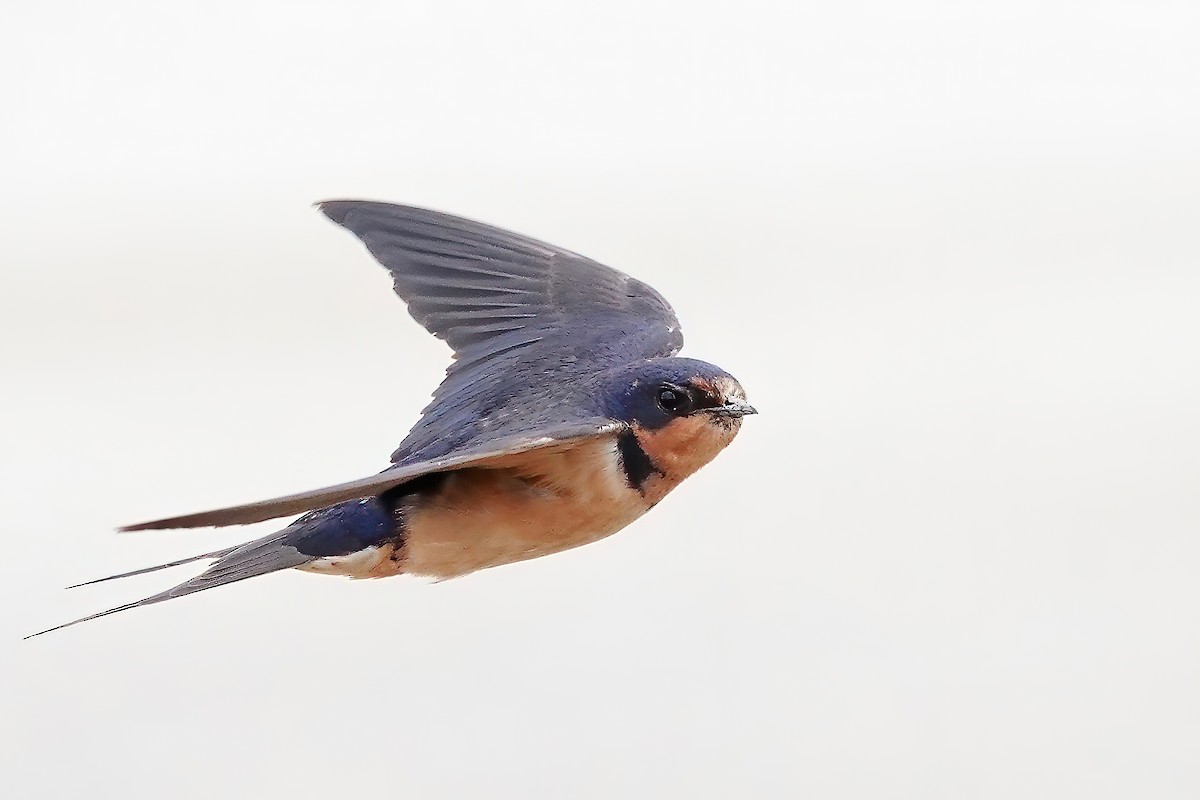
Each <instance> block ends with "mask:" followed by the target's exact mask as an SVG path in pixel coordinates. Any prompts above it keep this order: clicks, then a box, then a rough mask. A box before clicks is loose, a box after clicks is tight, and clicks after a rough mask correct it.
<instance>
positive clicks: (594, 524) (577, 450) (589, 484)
mask: <svg viewBox="0 0 1200 800" xmlns="http://www.w3.org/2000/svg"><path fill="white" fill-rule="evenodd" d="M651 505H653V503H652V502H651V501H649V500H648V499H647V498H646V497H644V496H643V495H642V494H641V493H640V492H639V491H637V490H636V489H634V488H633V487H631V486H630V485H629V484H628V483H627V482H626V480H625V475H624V472H623V470H622V468H621V465H620V458H619V455H618V450H617V440H616V437H615V436H604V437H597V438H596V439H590V440H587V441H583V442H571V443H564V444H563V445H560V446H557V447H548V448H542V449H539V450H534V451H530V452H527V453H522V454H520V455H519V456H510V457H507V458H505V459H503V460H502V461H500V462H497V463H496V465H495V466H489V467H486V468H472V469H463V470H458V471H455V472H451V473H449V474H448V475H447V476H446V480H444V481H443V482H442V483H441V484H440V485H439V486H438V487H437V489H436V490H435V491H432V492H430V493H429V494H427V495H422V496H419V497H416V498H414V499H413V502H412V505H411V506H409V507H407V508H406V509H405V510H404V545H403V547H402V549H401V568H402V570H403V571H404V572H405V573H408V574H413V575H427V576H432V577H437V578H451V577H455V576H458V575H465V574H467V573H470V572H474V571H476V570H480V569H485V568H487V567H494V566H498V565H500V564H508V563H512V562H515V561H524V560H526V559H530V558H537V557H539V556H544V555H550V554H551V553H557V552H561V551H563V550H567V549H570V548H573V547H579V546H580V545H584V544H588V543H590V542H594V541H596V540H598V539H602V538H604V537H606V536H609V535H610V534H613V533H616V532H617V531H618V530H620V529H621V528H624V527H625V526H626V525H628V524H629V523H631V522H633V521H634V520H635V519H637V518H638V517H640V516H641V515H642V514H644V513H646V511H647V510H649V508H650V507H651Z"/></svg>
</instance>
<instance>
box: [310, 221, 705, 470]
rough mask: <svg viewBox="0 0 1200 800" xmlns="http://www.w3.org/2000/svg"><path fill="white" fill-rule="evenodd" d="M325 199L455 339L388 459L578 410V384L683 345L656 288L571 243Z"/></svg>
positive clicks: (416, 455)
mask: <svg viewBox="0 0 1200 800" xmlns="http://www.w3.org/2000/svg"><path fill="white" fill-rule="evenodd" d="M320 207H321V210H322V211H324V212H325V214H327V215H328V216H329V218H330V219H332V220H333V221H334V222H336V223H338V224H339V225H341V226H342V227H344V228H346V229H347V230H350V231H351V232H353V233H354V234H355V235H356V236H358V237H359V238H360V239H361V240H362V241H363V243H364V244H365V245H366V246H367V249H368V250H369V251H370V252H371V255H373V256H374V257H375V259H376V260H377V261H378V262H379V263H380V264H382V265H383V266H384V267H385V268H386V269H387V270H388V272H390V273H391V275H392V281H393V286H394V288H395V290H396V294H398V295H400V297H401V298H402V299H403V300H404V302H405V303H407V304H408V310H409V313H411V314H412V316H413V317H414V318H415V319H416V320H417V321H418V322H420V323H421V324H422V325H423V326H424V327H425V328H426V329H427V330H428V331H429V332H430V333H432V334H434V335H435V336H437V337H439V338H441V339H444V340H446V342H447V343H449V345H450V346H451V347H452V348H454V363H453V364H452V365H451V367H450V369H449V370H448V371H447V373H446V378H445V380H444V381H443V382H442V384H441V386H439V387H438V390H437V392H436V393H435V394H434V397H433V402H432V403H430V405H429V406H428V407H427V408H426V409H425V412H424V416H422V418H421V420H420V421H419V422H418V423H417V424H416V425H415V426H414V427H413V429H412V432H411V433H409V435H408V437H407V438H406V439H405V440H404V442H402V443H401V445H400V447H399V449H398V450H396V452H395V453H393V454H392V460H393V461H395V462H398V463H406V464H407V463H413V462H414V461H415V460H420V459H424V458H431V457H435V456H442V455H445V454H446V453H449V452H451V451H454V450H459V449H461V448H462V447H464V446H470V445H471V444H473V443H474V442H475V441H476V440H479V439H486V438H489V437H493V436H496V435H507V434H515V433H520V432H526V431H532V430H537V429H538V428H539V426H547V425H551V424H560V423H565V422H568V421H569V417H568V418H564V416H563V415H564V413H565V414H567V415H569V414H570V413H572V412H574V413H583V412H584V411H585V408H584V407H581V406H584V405H586V404H584V403H581V402H580V400H579V398H578V397H577V395H576V393H575V392H574V391H573V390H574V389H576V388H577V387H578V384H579V382H580V381H581V380H586V379H587V378H589V377H590V376H592V375H594V374H595V373H596V372H597V371H600V370H603V369H606V368H608V367H611V366H615V365H617V364H622V363H629V362H631V361H636V360H639V359H644V358H653V357H656V356H669V355H674V354H675V353H677V352H679V349H680V348H681V347H682V346H683V335H682V333H681V332H680V328H679V321H678V320H677V319H676V318H675V312H674V311H672V310H671V307H670V305H668V304H667V301H666V300H664V299H663V298H662V296H661V295H660V294H659V293H658V292H656V291H654V289H652V288H650V287H649V286H647V285H646V284H644V283H642V282H641V281H639V280H637V279H635V278H631V277H629V276H628V275H626V274H624V273H622V272H618V271H617V270H615V269H611V268H610V267H606V266H604V265H603V264H599V263H597V262H595V261H592V260H591V259H589V258H585V257H583V256H581V255H578V254H577V253H572V252H571V251H569V250H564V249H563V248H561V247H555V246H554V245H551V244H546V243H545V242H540V241H537V240H536V239H530V238H528V237H526V236H521V235H519V234H516V233H511V232H509V231H505V230H501V229H499V228H494V227H492V226H490V225H484V224H482V223H479V222H473V221H471V220H468V219H463V218H461V217H454V216H451V215H449V214H442V213H439V212H436V211H429V210H426V209H421V208H411V207H408V206H397V205H391V204H388V203H372V202H364V201H356V200H347V201H330V202H326V203H322V204H321V206H320Z"/></svg>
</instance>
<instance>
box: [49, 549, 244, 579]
mask: <svg viewBox="0 0 1200 800" xmlns="http://www.w3.org/2000/svg"><path fill="white" fill-rule="evenodd" d="M234 550H237V545H234V546H233V547H227V548H225V549H224V550H214V551H212V552H211V553H204V554H203V555H198V556H192V557H191V558H181V559H179V560H178V561H168V562H167V563H166V564H156V565H155V566H153V567H142V568H141V569H134V570H130V571H129V572H120V573H117V574H116V575H108V576H107V577H104V578H96V579H94V580H90V581H84V582H83V583H73V584H71V585H70V586H68V587H67V588H68V589H78V588H79V587H80V586H91V585H92V584H94V583H104V582H105V581H115V580H117V579H118V578H131V577H133V576H134V575H145V574H146V573H147V572H158V571H159V570H160V569H170V568H171V567H178V566H182V565H183V564H190V563H192V562H193V561H203V560H204V559H206V558H222V557H224V556H227V555H229V554H230V553H232V552H233V551H234Z"/></svg>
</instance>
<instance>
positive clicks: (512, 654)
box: [0, 0, 1200, 800]
mask: <svg viewBox="0 0 1200 800" xmlns="http://www.w3.org/2000/svg"><path fill="white" fill-rule="evenodd" d="M9 6H10V7H8V8H6V10H5V14H4V17H5V23H4V26H3V31H2V32H0V76H2V77H0V91H2V97H0V108H2V113H0V165H2V172H3V179H2V190H0V258H2V270H3V272H2V274H0V374H2V376H3V393H2V396H0V397H2V399H0V404H2V409H3V430H4V436H3V447H2V449H0V451H2V456H0V465H2V469H3V486H4V496H3V517H2V520H3V525H2V526H0V541H2V542H3V552H4V565H3V567H2V568H0V569H2V570H3V577H2V580H0V601H2V602H3V607H4V609H5V611H4V613H3V617H2V619H0V677H2V679H3V686H4V687H5V688H4V691H3V692H2V693H0V695H2V696H3V705H4V708H3V710H2V713H0V738H2V741H0V765H2V767H0V774H2V775H3V778H2V780H3V782H4V794H5V795H6V796H9V797H14V798H68V797H80V796H88V797H94V798H122V799H123V800H127V799H131V798H150V797H174V798H210V797H253V798H273V797H290V798H298V797H324V796H337V797H356V796H395V797H421V798H529V797H539V798H561V797H579V798H611V797H631V798H675V797H679V798H700V797H705V798H709V797H711V798H727V797H821V798H921V799H922V800H928V799H929V798H963V797H971V798H1009V797H1024V798H1063V797H1096V798H1100V797H1132V796H1139V797H1154V798H1193V797H1196V796H1197V794H1198V793H1200V758H1198V757H1197V752H1198V750H1200V683H1198V676H1200V581H1198V580H1197V574H1198V573H1200V491H1198V487H1200V415H1198V413H1197V411H1198V409H1200V269H1198V264H1200V85H1198V83H1197V75H1200V48H1197V47H1196V42H1197V41H1198V40H1200V11H1198V6H1197V5H1196V4H1195V3H1194V2H1178V3H1167V2H1162V3H1145V2H1046V1H1045V0H1039V2H1028V1H1025V0H1008V1H1007V2H1003V3H957V4H955V3H945V2H846V3H835V4H831V3H794V2H793V3H777V4H763V3H740V4H732V3H727V4H717V3H647V2H637V3H605V4H573V5H568V4H563V3H519V4H518V3H497V4H489V3H440V4H416V3H402V2H401V3H324V4H322V3H282V2H275V3H266V2H239V3H228V4H223V3H213V2H204V3H182V2H175V3H169V4H163V3H129V2H124V3H117V2H114V3H104V4H93V3H42V4H33V3H26V4H23V5H21V4H15V3H10V4H9ZM332 197H364V198H371V199H383V200H390V201H395V202H404V203H413V204H419V205H426V206H431V207H435V208H440V209H443V210H447V211H451V212H455V213H459V214H463V215H467V216H472V217H475V218H479V219H482V220H485V221H488V222H492V223H495V224H500V225H504V226H507V227H511V228H514V229H516V230H519V231H522V232H525V233H528V234H531V235H534V236H537V237H539V238H543V239H546V240H549V241H553V242H556V243H559V244H562V245H564V246H566V247H569V248H571V249H573V250H577V251H579V252H583V253H586V254H588V255H590V256H593V257H595V258H597V259H599V260H601V261H604V262H607V263H609V264H612V265H613V266H616V267H618V268H620V269H623V270H625V271H627V272H630V273H632V274H634V275H636V276H637V277H639V278H642V279H643V280H645V281H647V282H648V283H650V284H651V285H653V286H655V287H656V288H658V289H659V290H660V291H661V292H662V293H663V294H664V295H666V296H667V297H668V298H669V299H670V300H671V302H672V303H673V304H674V305H675V307H676V309H677V311H678V313H679V316H680V318H681V319H682V321H683V324H684V329H685V334H686V336H687V340H688V344H687V347H686V348H685V351H684V353H685V355H691V356H695V357H699V358H703V359H705V360H709V361H713V362H715V363H718V364H720V365H722V366H723V367H725V368H726V369H728V370H729V371H731V372H732V373H734V374H735V375H737V376H738V377H739V378H740V380H741V381H742V383H743V384H744V385H745V386H746V388H747V390H748V392H749V396H750V399H751V400H752V401H753V402H754V403H755V405H757V406H758V408H759V409H760V411H761V414H760V416H758V417H754V418H751V419H749V420H747V423H746V425H745V426H744V428H743V432H742V434H741V436H740V437H739V439H738V440H737V441H736V442H735V443H734V444H733V445H732V446H731V447H730V449H729V450H728V451H727V452H726V453H725V454H723V455H722V456H721V457H720V458H719V459H718V460H717V461H716V462H715V463H714V464H713V465H711V466H710V467H708V468H706V469H705V470H704V471H703V472H701V473H700V474H699V475H697V476H696V477H695V478H693V479H691V480H690V481H689V482H688V483H686V484H685V485H684V486H683V487H682V488H681V489H679V490H678V491H677V492H676V493H675V494H673V495H672V496H671V497H670V498H668V500H667V501H665V502H664V503H663V504H662V505H661V506H660V507H659V508H658V509H656V510H655V511H654V512H653V513H652V514H650V515H648V516H647V517H646V518H644V519H643V520H641V521H639V522H638V523H636V524H635V525H633V526H632V527H630V528H629V529H627V530H626V531H624V532H623V533H621V534H619V535H617V536H615V537H613V538H611V539H609V540H606V541H604V542H601V543H598V544H595V545H592V546H589V547H585V548H582V549H580V550H576V551H573V552H569V553H566V554H562V555H559V556H554V557H551V558H547V559H542V560H538V561H534V562H529V563H524V564H519V565H514V566H510V567H505V568H501V569H497V570H493V571H490V572H485V573H481V574H479V575H475V576H472V577H468V578H465V579H460V580H455V581H448V582H444V583H439V584H427V583H422V582H420V581H414V580H405V579H392V580H388V581H379V582H349V581H344V580H340V579H335V578H326V577H319V576H313V575H306V574H299V573H287V574H279V575H273V576H269V577H266V578H262V579H258V580H255V581H250V582H246V583H244V584H239V585H236V586H231V587H228V588H225V589H221V590H218V591H214V592H210V593H205V594H202V595H198V596H195V597H190V598H186V599H183V600H180V601H177V602H172V603H169V604H165V605H160V606H156V607H153V608H150V609H145V610H138V611H135V612H131V613H128V614H124V615H120V616H116V617H112V618H109V619H105V620H102V621H99V622H95V623H91V624H88V625H85V626H80V627H77V628H72V629H70V630H68V631H63V632H59V633H57V634H55V635H51V636H47V637H43V638H39V639H35V640H32V641H29V642H21V641H19V637H20V636H22V635H24V634H27V633H29V632H32V631H34V630H38V629H41V628H44V627H48V626H50V625H53V624H56V623H59V622H62V621H65V620H67V619H71V618H74V617H76V616H80V615H82V614H85V613H89V612H92V611H95V610H99V609H102V608H107V607H109V606H112V605H116V604H119V603H121V602H125V601H127V600H130V599H134V598H137V597H141V596H144V595H147V594H150V593H153V592H155V591H157V590H159V589H160V588H163V587H164V586H167V585H169V584H170V583H172V582H174V581H175V580H179V579H182V577H184V576H185V575H187V574H190V573H187V572H186V568H184V569H181V570H178V571H176V572H172V573H165V574H164V573H160V574H156V575H152V576H144V577H140V578H135V579H130V580H128V581H124V582H118V583H112V584H104V585H102V586H97V587H91V588H85V589H77V590H73V591H71V592H64V591H62V590H61V587H62V586H65V585H67V584H70V583H75V582H77V581H80V580H85V579H88V578H92V577H98V576H100V575H105V574H109V573H112V572H116V571H120V570H124V569H131V568H134V567H139V566H144V565H149V564H153V563H156V562H159V561H165V560H169V559H172V558H176V557H181V556H184V555H190V554H193V553H196V552H202V551H205V550H210V549H214V548H217V547H222V546H225V545H228V544H230V543H233V542H236V541H240V540H242V539H244V538H250V537H251V536H253V535H258V534H260V533H263V532H265V531H266V530H268V529H269V527H270V525H269V524H267V525H261V526H255V528H254V529H252V530H245V529H242V530H236V529H235V530H221V531H198V532H166V533H147V534H138V535H132V534H131V535H117V534H114V533H112V532H111V531H112V528H113V527H114V526H116V525H118V524H121V523H128V522H134V521H138V520H141V519H144V518H150V517H154V516H158V515H164V514H170V513H177V512H186V511H193V510H199V509H202V508H208V507H212V506H214V505H217V504H223V503H233V502H238V501H246V500H252V499H257V498H260V497H265V496H271V495H275V494H280V493H284V492H289V491H293V490H299V489H304V488H309V487H312V486H317V485H323V484H325V483H330V482H333V481H338V480H342V479H346V478H350V477H356V476H359V475H361V474H365V473H368V472H370V471H372V470H374V469H377V468H380V467H381V466H382V465H383V464H384V463H385V462H386V458H387V454H388V453H390V452H391V450H392V448H393V447H394V445H395V444H396V443H397V442H398V441H399V440H400V439H401V438H402V436H403V434H404V433H405V431H406V430H407V428H408V426H409V425H411V424H412V422H413V421H415V419H416V415H417V413H418V411H419V409H420V408H421V407H422V406H423V405H424V403H425V402H426V400H427V398H428V395H429V393H430V392H431V390H432V389H433V387H434V386H435V384H436V383H437V381H438V379H439V378H440V375H441V372H442V369H443V368H444V366H445V364H446V359H447V355H448V354H447V351H446V350H445V348H444V347H443V346H442V345H441V344H440V343H439V342H437V341H435V340H434V339H432V338H431V337H429V336H428V335H426V334H425V333H424V332H423V331H422V330H421V329H420V328H419V327H418V326H417V325H416V324H415V323H413V322H412V321H411V319H409V318H408V316H407V314H406V313H405V311H404V309H403V306H402V305H401V303H400V302H399V301H398V300H397V299H396V298H395V297H394V296H393V295H392V293H391V291H390V286H389V282H388V280H387V277H386V275H385V273H384V272H383V271H382V270H381V269H380V268H378V267H377V266H376V265H375V264H374V263H373V262H372V261H371V260H370V258H369V256H368V255H367V254H366V252H365V251H364V250H363V249H362V248H361V247H360V246H359V245H358V244H357V243H356V242H355V241H354V240H353V238H352V237H351V236H349V235H348V234H347V233H345V232H343V231H340V230H338V229H337V228H335V227H334V226H332V225H331V224H329V223H328V222H327V221H326V220H324V219H323V218H322V217H321V216H320V215H319V214H318V213H317V212H316V211H314V210H313V209H312V208H311V207H310V204H311V203H312V202H314V201H317V200H322V199H328V198H332Z"/></svg>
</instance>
